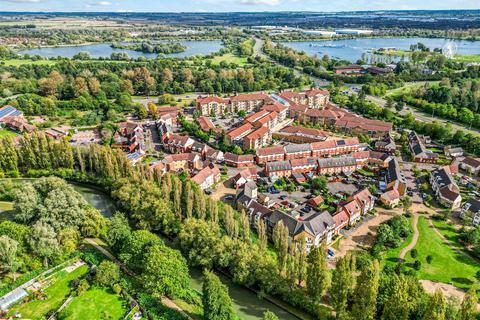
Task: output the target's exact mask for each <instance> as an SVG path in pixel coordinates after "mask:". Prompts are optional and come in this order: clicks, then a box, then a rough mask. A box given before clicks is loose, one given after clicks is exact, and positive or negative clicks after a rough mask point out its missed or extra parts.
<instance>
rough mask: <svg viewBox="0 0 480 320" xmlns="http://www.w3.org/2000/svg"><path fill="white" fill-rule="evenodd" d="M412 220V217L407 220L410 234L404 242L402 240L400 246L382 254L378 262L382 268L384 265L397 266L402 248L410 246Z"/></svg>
mask: <svg viewBox="0 0 480 320" xmlns="http://www.w3.org/2000/svg"><path fill="white" fill-rule="evenodd" d="M412 220H413V217H410V218H408V225H409V230H410V234H409V235H408V237H406V238H405V240H403V242H402V243H401V244H400V246H398V247H397V248H394V249H390V250H387V251H385V253H384V254H383V256H382V260H381V262H380V265H381V266H382V267H383V266H384V265H386V264H393V265H395V264H397V262H398V257H399V256H400V251H402V249H403V248H405V247H406V246H408V245H409V244H410V242H412V238H413V229H412Z"/></svg>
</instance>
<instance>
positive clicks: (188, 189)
mask: <svg viewBox="0 0 480 320" xmlns="http://www.w3.org/2000/svg"><path fill="white" fill-rule="evenodd" d="M182 202H183V205H182V207H183V216H184V217H185V218H192V215H193V190H192V185H191V184H190V182H189V181H187V182H185V186H184V188H183V193H182Z"/></svg>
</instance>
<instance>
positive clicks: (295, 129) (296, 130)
mask: <svg viewBox="0 0 480 320" xmlns="http://www.w3.org/2000/svg"><path fill="white" fill-rule="evenodd" d="M279 132H281V133H288V134H295V135H303V136H316V137H321V136H323V137H328V133H327V132H325V131H322V130H318V129H314V128H305V127H302V126H288V127H285V128H283V129H281V130H280V131H279Z"/></svg>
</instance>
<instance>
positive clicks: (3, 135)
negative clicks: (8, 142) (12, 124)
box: [0, 129, 17, 138]
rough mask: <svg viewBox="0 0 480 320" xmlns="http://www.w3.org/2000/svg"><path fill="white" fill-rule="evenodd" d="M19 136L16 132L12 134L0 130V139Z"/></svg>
mask: <svg viewBox="0 0 480 320" xmlns="http://www.w3.org/2000/svg"><path fill="white" fill-rule="evenodd" d="M16 136H17V134H16V133H15V132H12V131H10V130H6V129H0V138H6V137H12V138H13V137H16Z"/></svg>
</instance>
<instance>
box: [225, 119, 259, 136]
mask: <svg viewBox="0 0 480 320" xmlns="http://www.w3.org/2000/svg"><path fill="white" fill-rule="evenodd" d="M252 129H253V126H252V125H251V124H250V123H245V124H243V125H241V126H240V127H238V128H235V129H233V130H231V131H229V132H227V135H228V136H229V137H231V138H232V139H236V138H237V137H240V136H242V135H244V134H246V133H247V132H249V131H251V130H252Z"/></svg>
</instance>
